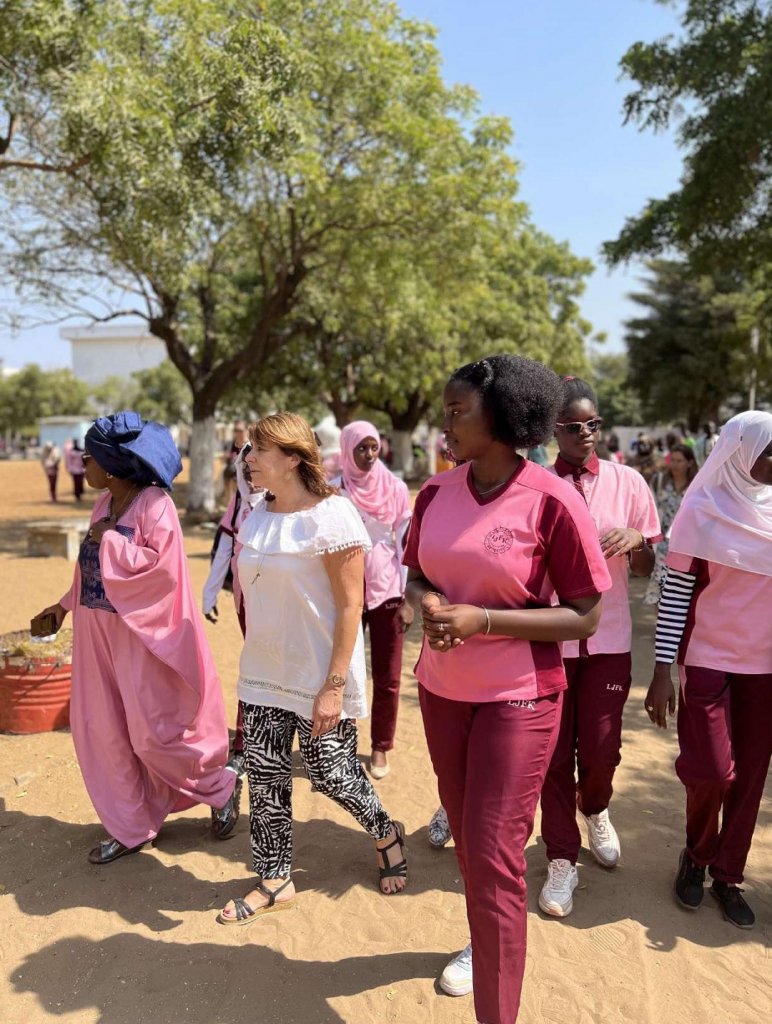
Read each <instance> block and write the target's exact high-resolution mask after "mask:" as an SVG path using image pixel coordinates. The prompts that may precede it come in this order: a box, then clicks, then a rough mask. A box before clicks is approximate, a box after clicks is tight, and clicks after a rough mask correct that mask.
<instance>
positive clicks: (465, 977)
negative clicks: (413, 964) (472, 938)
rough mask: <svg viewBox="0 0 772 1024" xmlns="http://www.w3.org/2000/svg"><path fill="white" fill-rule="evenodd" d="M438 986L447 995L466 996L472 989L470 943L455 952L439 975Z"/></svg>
mask: <svg viewBox="0 0 772 1024" xmlns="http://www.w3.org/2000/svg"><path fill="white" fill-rule="evenodd" d="M440 988H441V989H442V991H443V992H447V994H448V995H449V996H468V995H469V993H470V992H471V991H472V943H471V942H470V943H469V945H468V946H466V947H465V948H464V949H462V950H461V952H460V953H457V954H456V955H455V956H454V957H453V959H452V960H450V961H449V962H448V964H447V966H446V967H445V970H444V971H443V972H442V974H441V975H440Z"/></svg>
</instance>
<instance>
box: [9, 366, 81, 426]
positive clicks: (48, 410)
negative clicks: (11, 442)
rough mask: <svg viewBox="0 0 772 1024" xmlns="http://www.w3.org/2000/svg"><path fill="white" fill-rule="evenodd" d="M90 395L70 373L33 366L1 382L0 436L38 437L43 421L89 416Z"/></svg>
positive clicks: (68, 371) (26, 367)
mask: <svg viewBox="0 0 772 1024" xmlns="http://www.w3.org/2000/svg"><path fill="white" fill-rule="evenodd" d="M89 391H90V388H89V386H88V384H84V383H83V381H81V380H78V378H77V377H75V376H74V375H73V374H72V372H71V371H70V370H42V369H41V368H40V367H39V366H37V365H36V364H35V363H30V364H29V365H28V366H25V367H24V368H23V369H21V370H19V372H18V373H14V374H12V375H10V376H8V377H2V378H0V433H6V432H8V433H11V434H15V433H21V432H26V433H30V434H36V433H37V421H38V420H39V419H41V418H43V417H46V416H78V415H80V414H82V413H84V412H85V413H88V412H89V411H90V408H91V406H90V402H89Z"/></svg>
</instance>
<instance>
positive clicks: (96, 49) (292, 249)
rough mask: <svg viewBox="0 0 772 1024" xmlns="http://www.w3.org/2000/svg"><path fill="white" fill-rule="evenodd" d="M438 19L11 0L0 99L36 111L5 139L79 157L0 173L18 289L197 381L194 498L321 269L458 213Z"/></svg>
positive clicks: (370, 3) (458, 129)
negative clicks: (237, 399) (230, 397)
mask: <svg viewBox="0 0 772 1024" xmlns="http://www.w3.org/2000/svg"><path fill="white" fill-rule="evenodd" d="M56 8H60V9H61V8H64V9H65V12H66V17H64V18H62V19H61V20H59V21H57V20H56V19H55V17H54V11H55V9H56ZM8 26H9V27H10V31H7V32H6V31H5V29H6V28H7V27H8ZM431 37H432V33H431V31H430V30H429V29H427V28H424V27H422V26H419V25H417V24H416V23H414V22H411V21H409V20H405V19H403V18H401V17H400V16H399V14H398V12H397V10H396V8H395V7H394V5H392V4H390V3H387V2H385V0H264V2H262V3H261V4H260V5H255V4H253V3H249V2H248V0H228V2H224V3H218V4H213V3H210V2H205V0H197V2H191V0H165V2H164V3H160V2H152V0H132V2H129V0H105V2H104V3H88V2H85V0H82V2H79V3H76V2H75V0H69V2H67V3H64V4H62V3H60V4H54V3H51V2H46V0H16V2H14V3H11V4H9V5H6V6H5V7H4V8H3V11H2V13H1V14H0V61H4V62H5V64H6V65H7V66H11V67H12V68H13V69H14V75H12V76H11V77H10V78H8V79H6V80H5V81H6V84H5V85H4V86H3V87H2V93H0V99H1V100H2V102H3V103H4V104H5V106H6V109H7V110H8V111H9V112H11V118H12V119H14V118H15V114H14V111H16V110H22V111H24V112H25V116H24V118H16V120H17V122H18V123H21V124H22V126H23V125H24V124H28V125H33V126H39V125H40V126H43V128H44V129H45V131H44V130H43V128H38V127H35V129H34V130H32V129H30V130H28V131H27V134H26V135H23V134H22V130H21V129H19V131H18V132H17V134H16V135H14V136H13V145H14V146H17V145H18V146H19V147H20V148H21V150H22V152H23V153H24V154H25V155H30V154H32V155H35V154H37V156H39V159H38V160H37V161H36V162H37V163H40V162H43V161H44V160H49V159H50V161H51V163H55V164H56V165H57V166H59V167H65V166H66V167H67V168H68V170H67V172H66V173H60V174H47V173H37V172H35V171H34V170H28V169H21V170H20V169H18V168H14V169H13V170H14V171H15V173H11V169H10V168H8V169H6V171H5V173H3V174H2V175H0V187H2V188H3V190H4V191H5V194H6V199H7V203H8V205H9V208H10V210H11V211H12V212H13V218H9V220H12V223H11V224H10V225H9V228H10V230H9V231H8V234H7V241H6V243H5V247H4V253H3V258H2V264H3V266H4V269H5V271H6V273H7V274H8V275H9V277H10V279H12V280H14V281H15V282H16V283H17V286H18V287H19V288H20V290H21V293H22V297H23V298H28V299H30V300H34V301H36V302H41V301H43V300H47V301H48V303H49V305H50V306H51V307H52V308H57V309H65V310H68V311H76V310H80V311H84V310H85V311H86V312H88V313H90V314H91V315H93V316H96V317H97V318H99V319H112V318H115V317H117V316H119V315H125V314H127V313H132V314H133V315H137V316H141V317H142V318H143V319H145V320H146V321H147V324H148V327H149V330H150V331H151V332H152V333H153V334H154V335H155V336H157V337H159V338H161V339H162V340H163V341H164V343H165V344H166V347H167V350H168V353H169V359H170V360H171V362H172V363H173V364H174V365H175V366H176V367H177V369H178V370H179V371H180V372H181V373H182V375H183V376H184V378H185V379H186V380H187V382H188V384H189V386H190V389H191V393H192V407H193V431H192V440H191V458H192V474H191V476H192V483H191V488H190V497H189V507H191V508H193V509H201V508H208V507H210V506H211V504H212V501H213V479H212V468H211V467H212V454H213V446H214V415H215V410H216V408H217V405H218V403H219V402H221V401H222V400H223V399H224V397H225V395H227V393H228V392H229V390H230V389H231V388H233V386H234V385H236V384H238V382H239V381H240V380H244V379H246V378H248V377H249V376H250V375H254V374H255V373H256V372H257V371H262V370H263V369H264V368H265V367H266V366H267V364H268V363H269V361H270V360H271V358H273V357H274V356H275V355H276V353H277V352H279V351H280V350H281V349H282V347H283V346H284V345H285V344H286V343H287V342H288V341H289V340H290V339H291V338H292V337H293V332H292V331H291V330H290V329H289V328H288V326H287V321H288V319H289V318H291V316H292V314H293V313H294V312H295V309H296V307H297V306H298V304H299V303H300V301H301V298H302V295H303V292H304V289H305V288H306V287H307V286H308V284H309V282H310V280H311V279H312V277H313V276H314V275H316V274H318V273H319V272H320V271H322V270H323V269H324V268H332V267H341V266H343V265H345V264H346V263H347V262H348V261H349V260H352V259H354V258H355V253H356V252H357V251H359V252H366V251H367V250H368V249H369V248H370V247H372V246H374V245H375V244H376V242H377V240H378V239H381V238H385V237H388V238H391V239H397V238H403V239H409V238H411V237H417V236H421V235H423V237H425V238H428V237H429V236H430V235H431V232H432V230H433V229H434V228H436V227H437V226H438V225H440V224H443V223H450V222H452V220H453V218H454V216H455V215H456V213H457V205H458V204H457V200H458V194H459V189H458V188H454V186H453V182H454V181H456V180H458V179H459V177H463V180H464V181H466V182H467V183H468V181H469V175H468V174H466V175H465V176H464V175H463V173H462V172H463V171H464V170H466V168H465V167H464V166H463V160H464V159H465V158H466V155H467V150H466V147H465V144H464V140H465V137H466V132H465V125H466V123H467V121H468V120H469V119H470V118H472V117H473V115H474V101H473V97H472V95H471V93H470V92H469V91H468V90H459V89H455V90H453V89H448V88H446V87H445V85H444V84H443V82H442V78H441V74H440V63H439V57H438V54H437V51H436V49H435V48H434V47H433V45H432V43H431ZM49 137H50V139H51V142H49V141H48V139H49ZM49 148H52V149H53V150H55V152H54V153H52V154H50V155H49V154H48V152H47V151H48V149H49ZM38 150H40V151H41V152H37V151H38ZM43 150H45V152H43ZM478 151H480V152H481V151H482V146H480V147H478ZM34 162H35V161H33V163H34ZM76 165H77V166H76ZM83 282H88V283H87V284H86V285H85V286H84V285H83ZM106 283H109V284H110V285H111V286H112V291H111V293H110V296H109V299H108V307H107V309H106V310H104V311H103V312H102V313H101V314H98V313H95V311H94V307H93V302H91V303H89V302H88V298H89V296H91V295H93V293H94V292H97V293H100V294H102V295H104V288H105V284H106Z"/></svg>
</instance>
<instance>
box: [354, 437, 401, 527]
mask: <svg viewBox="0 0 772 1024" xmlns="http://www.w3.org/2000/svg"><path fill="white" fill-rule="evenodd" d="M366 437H372V438H374V439H375V440H376V441H378V443H379V444H380V435H379V433H378V429H377V427H374V426H373V425H372V423H368V422H367V420H355V422H354V423H349V424H348V425H347V426H345V427H344V428H343V430H342V431H341V435H340V461H341V475H342V477H343V486H344V488H345V491H346V494H347V495H348V496H349V498H351V500H352V501H353V502H354V504H355V505H356V507H357V508H358V509H359V510H360V511H362V512H365V513H367V515H369V516H372V517H373V519H377V520H378V521H379V522H381V523H389V524H393V523H396V521H397V519H398V518H401V516H402V511H403V509H402V504H403V503H402V501H401V500H400V496H399V484H400V483H401V481H399V480H397V478H396V477H395V476H394V474H393V473H391V472H390V471H389V469H388V468H387V467H386V466H385V465H384V464H383V463H382V462H381V460H380V459H376V461H375V463H374V465H373V467H372V469H369V470H366V471H365V470H362V469H359V467H358V466H357V464H356V462H355V461H354V451H355V450H356V448H357V446H358V445H360V444H361V443H362V442H363V441H364V439H365V438H366Z"/></svg>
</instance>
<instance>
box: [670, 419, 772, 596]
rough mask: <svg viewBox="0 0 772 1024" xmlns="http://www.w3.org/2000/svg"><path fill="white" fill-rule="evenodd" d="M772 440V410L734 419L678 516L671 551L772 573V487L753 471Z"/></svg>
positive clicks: (672, 531) (731, 565)
mask: <svg viewBox="0 0 772 1024" xmlns="http://www.w3.org/2000/svg"><path fill="white" fill-rule="evenodd" d="M770 444H772V413H768V412H741V413H739V415H737V416H733V417H732V419H731V420H729V422H728V423H727V424H726V426H725V427H724V428H723V430H722V431H721V435H720V437H719V439H718V441H717V442H716V444H715V447H714V448H713V450H712V451H711V453H710V455H709V456H708V458H707V459H706V460H705V465H704V466H703V467H702V469H701V470H700V471H699V473H698V474H697V476H696V477H695V478H694V480H692V482H691V484H690V485H689V489H688V491H687V492H686V495H685V497H684V500H683V502H682V504H681V508H680V509H679V510H678V513H677V514H676V517H675V519H674V520H673V526H672V528H671V531H670V550H671V551H675V552H679V553H680V554H684V555H691V556H692V557H694V558H704V559H706V560H707V561H710V562H718V563H719V564H720V565H728V566H730V567H731V568H733V569H744V570H745V571H746V572H756V573H759V574H760V575H762V576H772V487H769V486H767V485H765V484H759V483H757V482H756V481H755V480H754V479H753V477H752V476H751V469H752V468H753V464H754V462H755V461H756V460H757V459H758V457H759V456H760V455H761V454H762V452H763V451H764V450H765V449H766V448H767V447H768V446H769V445H770Z"/></svg>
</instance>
